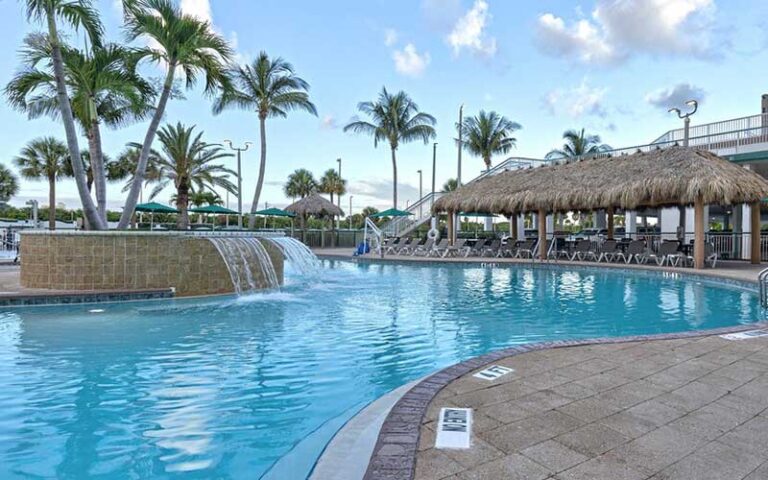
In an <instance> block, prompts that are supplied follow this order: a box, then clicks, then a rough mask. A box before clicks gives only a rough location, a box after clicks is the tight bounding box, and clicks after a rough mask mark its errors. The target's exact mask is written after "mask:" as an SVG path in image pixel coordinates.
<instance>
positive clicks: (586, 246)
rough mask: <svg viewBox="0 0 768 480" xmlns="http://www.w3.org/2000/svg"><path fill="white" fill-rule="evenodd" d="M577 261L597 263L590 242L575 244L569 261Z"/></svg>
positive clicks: (582, 241)
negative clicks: (590, 260)
mask: <svg viewBox="0 0 768 480" xmlns="http://www.w3.org/2000/svg"><path fill="white" fill-rule="evenodd" d="M577 259H578V260H581V261H582V262H583V261H586V260H588V259H592V260H594V261H597V253H595V249H594V246H593V244H592V241H591V240H579V241H578V242H576V247H574V249H573V255H571V261H573V260H577Z"/></svg>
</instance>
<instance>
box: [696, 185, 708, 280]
mask: <svg viewBox="0 0 768 480" xmlns="http://www.w3.org/2000/svg"><path fill="white" fill-rule="evenodd" d="M693 233H694V241H693V267H694V268H695V269H697V270H702V269H703V268H704V252H705V251H706V248H707V245H706V242H705V241H704V199H703V198H702V196H701V195H698V196H697V197H696V201H695V202H694V204H693Z"/></svg>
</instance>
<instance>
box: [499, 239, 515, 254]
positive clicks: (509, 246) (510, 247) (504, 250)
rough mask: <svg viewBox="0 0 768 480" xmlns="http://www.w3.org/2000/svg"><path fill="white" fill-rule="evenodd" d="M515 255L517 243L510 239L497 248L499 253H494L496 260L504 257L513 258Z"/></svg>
mask: <svg viewBox="0 0 768 480" xmlns="http://www.w3.org/2000/svg"><path fill="white" fill-rule="evenodd" d="M515 254H517V242H515V241H514V240H512V239H511V238H510V239H509V240H507V243H505V244H504V245H502V246H501V247H500V248H499V251H498V252H496V257H497V258H504V257H510V258H514V257H515Z"/></svg>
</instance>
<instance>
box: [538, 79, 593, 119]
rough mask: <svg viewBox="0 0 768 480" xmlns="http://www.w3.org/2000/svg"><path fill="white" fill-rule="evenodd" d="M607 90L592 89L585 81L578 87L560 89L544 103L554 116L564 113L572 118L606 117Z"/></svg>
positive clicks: (549, 94) (554, 91)
mask: <svg viewBox="0 0 768 480" xmlns="http://www.w3.org/2000/svg"><path fill="white" fill-rule="evenodd" d="M606 92H607V89H606V88H597V87H590V86H589V84H588V83H587V80H586V79H584V80H582V81H581V84H579V85H578V86H576V87H572V88H565V89H564V88H558V89H555V90H552V91H551V92H549V93H548V94H547V95H546V96H545V97H544V102H545V104H546V106H547V108H548V109H549V111H550V112H551V113H552V114H553V115H557V114H560V113H564V114H565V115H567V116H569V117H571V118H579V117H583V116H586V115H595V116H598V117H605V116H606V114H607V112H606V110H605V106H604V105H603V99H604V97H605V93H606Z"/></svg>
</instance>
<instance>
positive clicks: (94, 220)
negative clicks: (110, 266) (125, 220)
mask: <svg viewBox="0 0 768 480" xmlns="http://www.w3.org/2000/svg"><path fill="white" fill-rule="evenodd" d="M46 18H47V23H48V37H49V40H50V42H51V53H52V57H53V58H52V60H53V73H54V77H55V80H56V96H57V97H58V100H59V111H60V112H61V119H62V123H63V124H64V132H65V134H66V137H67V146H68V147H69V155H70V160H71V162H72V172H73V173H74V176H75V183H76V184H77V193H78V194H79V195H80V201H81V203H82V204H83V215H84V216H85V218H87V219H88V221H89V223H90V226H91V227H92V228H93V229H95V230H103V229H105V228H106V225H105V223H104V222H102V221H101V218H100V217H99V212H98V211H97V210H96V206H95V205H94V204H93V200H92V199H91V196H90V194H89V193H88V188H87V186H86V184H85V169H84V168H83V163H82V162H80V161H78V160H79V159H80V146H79V145H78V144H77V131H76V129H75V119H74V116H73V114H72V105H70V103H69V95H68V94H67V87H66V85H65V84H64V60H63V59H62V57H61V45H60V44H59V34H58V30H57V28H56V18H55V16H54V12H53V9H51V8H48V9H47V11H46Z"/></svg>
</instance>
